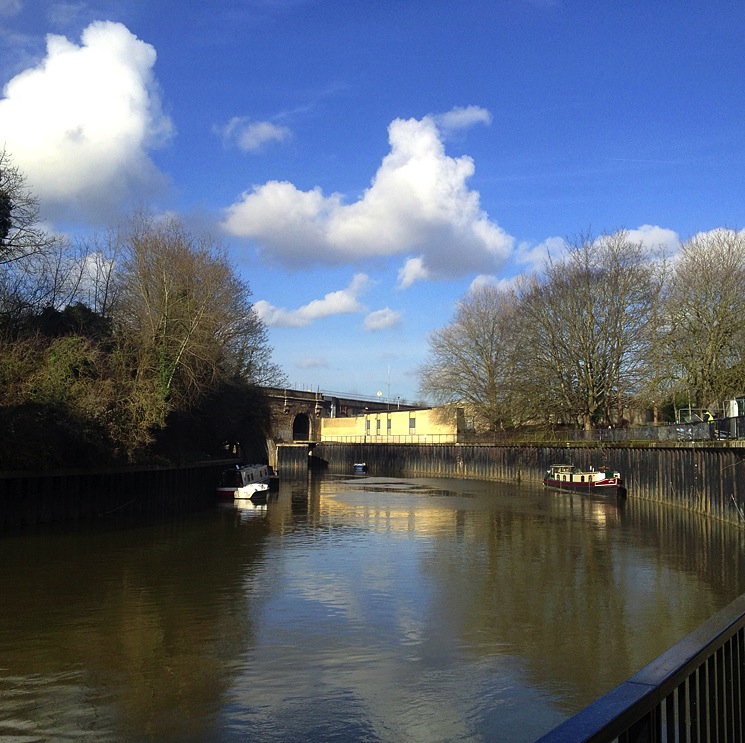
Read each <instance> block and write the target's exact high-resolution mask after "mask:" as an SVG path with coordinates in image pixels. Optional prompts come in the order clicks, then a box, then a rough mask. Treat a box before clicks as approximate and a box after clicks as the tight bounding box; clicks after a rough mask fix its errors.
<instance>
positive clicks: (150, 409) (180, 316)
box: [0, 151, 283, 470]
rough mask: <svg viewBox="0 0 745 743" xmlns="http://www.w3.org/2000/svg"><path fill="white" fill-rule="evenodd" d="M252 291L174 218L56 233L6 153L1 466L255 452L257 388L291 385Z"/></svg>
mask: <svg viewBox="0 0 745 743" xmlns="http://www.w3.org/2000/svg"><path fill="white" fill-rule="evenodd" d="M250 296H251V292H250V288H249V286H248V284H247V283H246V282H245V281H243V280H241V279H240V278H239V277H238V276H237V274H236V272H235V270H234V269H233V267H232V266H231V264H230V262H229V261H228V259H227V256H226V255H225V253H224V251H223V250H221V248H220V247H219V246H218V245H217V244H216V243H215V242H214V241H213V240H211V239H210V238H209V237H198V236H195V235H193V234H191V233H190V232H189V231H188V230H187V229H186V227H185V226H184V224H183V223H182V222H181V221H180V220H179V219H177V218H175V217H163V218H158V219H156V218H155V217H153V216H151V215H149V214H146V213H144V212H142V213H136V214H133V215H131V217H130V219H129V220H128V222H127V224H126V226H124V227H121V228H119V229H116V230H111V231H110V232H108V233H107V234H105V235H103V236H100V235H99V236H95V237H93V238H91V239H90V240H88V241H86V242H78V243H74V242H71V241H70V240H68V239H66V238H64V237H61V236H57V235H50V234H48V233H47V232H45V231H44V230H42V229H41V228H40V227H39V214H38V206H37V202H36V200H35V198H34V197H33V195H32V194H30V192H29V191H28V189H27V188H26V184H25V180H24V178H23V175H22V174H21V173H20V172H19V170H18V169H17V167H15V166H14V164H13V163H12V161H11V159H10V157H9V156H8V155H7V153H5V152H2V151H0V470H37V469H50V468H59V467H86V466H105V465H109V464H123V463H152V462H164V463H165V462H183V461H188V460H193V459H199V458H204V457H209V456H220V455H224V453H225V451H226V447H230V446H235V445H238V444H240V445H241V446H242V447H243V448H244V449H246V448H248V449H249V450H250V449H251V445H252V442H251V440H250V439H251V437H252V436H261V433H262V431H266V430H267V428H268V415H269V414H268V407H267V404H266V402H265V400H264V398H263V395H262V394H261V393H260V391H259V390H258V388H257V385H260V384H282V382H283V375H282V373H281V371H280V370H279V369H278V368H277V367H276V366H275V365H274V364H273V363H272V361H271V348H270V347H269V345H268V342H267V332H266V328H265V326H264V325H263V324H262V322H261V320H260V318H259V317H258V315H257V314H256V312H255V310H254V308H253V305H252V303H251V301H250Z"/></svg>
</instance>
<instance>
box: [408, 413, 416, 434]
mask: <svg viewBox="0 0 745 743" xmlns="http://www.w3.org/2000/svg"><path fill="white" fill-rule="evenodd" d="M415 428H416V418H414V417H413V416H412V417H411V418H409V431H413V430H414V429H415Z"/></svg>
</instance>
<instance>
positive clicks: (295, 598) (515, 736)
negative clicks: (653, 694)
mask: <svg viewBox="0 0 745 743" xmlns="http://www.w3.org/2000/svg"><path fill="white" fill-rule="evenodd" d="M741 541H742V535H741V533H740V532H739V531H738V530H736V529H734V528H731V527H726V526H724V525H721V524H716V523H714V524H713V523H711V522H709V521H706V520H705V519H701V518H699V517H695V516H692V515H691V514H687V513H685V512H682V511H677V510H673V509H667V510H664V509H661V508H659V507H656V506H651V505H649V504H643V503H638V502H635V501H633V500H629V501H628V502H627V503H625V504H621V505H619V504H618V503H617V502H616V501H615V500H613V501H606V500H598V499H595V498H593V497H591V496H577V495H568V494H553V493H547V492H544V491H543V489H536V488H530V487H522V488H518V487H511V486H504V485H498V484H494V483H485V482H477V481H457V480H401V479H391V478H367V477H363V478H339V477H333V476H326V477H320V478H313V479H310V480H309V481H307V482H305V481H303V482H300V483H291V482H283V483H282V485H281V488H280V492H279V495H278V496H276V497H273V498H272V499H270V501H269V502H268V503H266V504H264V505H262V506H261V507H258V508H249V509H240V510H238V509H235V508H233V507H232V506H231V507H227V508H225V507H223V508H215V509H214V511H209V512H206V513H202V514H199V515H197V516H195V517H189V518H183V519H180V520H176V521H174V522H170V523H167V524H157V525H147V526H136V527H132V526H130V527H127V528H125V527H123V526H122V525H107V524H100V525H97V526H96V527H94V528H85V529H81V530H79V531H76V532H74V533H71V532H69V531H67V532H63V531H59V530H49V531H47V532H34V533H30V534H15V535H13V534H11V535H4V536H3V537H2V539H0V590H1V591H2V603H1V604H0V739H2V740H9V741H10V740H12V741H17V742H19V743H20V742H21V741H24V742H25V741H41V740H70V741H73V740H75V741H171V740H173V741H243V740H257V741H269V742H271V741H308V742H309V743H314V742H315V741H319V742H320V741H335V740H338V741H350V740H355V741H390V742H391V743H395V742H397V741H414V742H416V741H426V742H427V743H432V742H433V741H498V740H499V741H501V740H505V741H518V742H519V741H532V740H534V739H535V738H536V737H538V736H539V735H541V734H542V733H544V732H546V731H547V730H549V729H550V728H551V727H553V726H554V725H555V724H557V723H558V722H560V721H561V720H562V719H564V718H565V717H567V716H568V715H569V714H571V713H572V712H574V711H576V710H577V709H580V708H581V707H582V706H584V705H585V704H587V703H588V702H590V701H592V700H593V699H594V698H596V697H597V696H598V695H600V694H601V693H603V692H605V691H607V690H609V689H610V688H612V687H613V686H615V685H616V684H618V683H619V682H621V681H623V680H624V679H625V678H627V677H628V676H630V675H631V674H633V673H634V672H635V671H636V670H638V668H640V667H641V666H643V665H644V664H645V663H647V662H649V661H650V660H652V659H653V658H654V657H656V656H657V655H658V654H659V653H660V652H662V651H663V650H665V649H666V648H667V647H669V646H670V645H672V644H673V643H674V642H675V641H676V640H678V639H679V638H680V637H682V636H683V635H685V634H686V633H687V632H689V631H691V630H692V629H694V628H695V627H697V626H698V625H699V624H700V623H701V622H702V621H704V620H705V619H706V618H708V617H709V616H710V615H711V614H713V613H714V612H716V611H717V610H718V609H720V608H722V607H723V606H725V605H726V604H727V603H729V601H731V600H732V599H733V598H735V597H736V596H737V595H739V594H740V593H741V592H742V591H743V583H744V582H745V579H744V577H743V576H745V573H743V569H742V568H743V564H742V559H741V558H740V555H741V554H742V549H741V548H742V544H741Z"/></svg>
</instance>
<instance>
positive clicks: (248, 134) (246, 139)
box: [218, 116, 291, 152]
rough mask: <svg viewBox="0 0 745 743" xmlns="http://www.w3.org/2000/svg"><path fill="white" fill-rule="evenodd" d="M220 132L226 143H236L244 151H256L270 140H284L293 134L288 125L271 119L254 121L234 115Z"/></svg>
mask: <svg viewBox="0 0 745 743" xmlns="http://www.w3.org/2000/svg"><path fill="white" fill-rule="evenodd" d="M218 132H219V133H220V134H221V135H222V138H223V142H225V143H226V144H231V143H234V144H235V145H236V146H237V147H238V149H240V150H243V152H256V151H257V150H260V149H261V148H262V147H263V146H264V145H266V144H269V143H270V142H282V141H284V140H285V139H288V138H289V137H290V135H291V132H290V130H289V129H288V128H287V127H286V126H279V125H278V124H273V123H272V122H271V121H252V120H250V119H246V118H241V117H237V116H236V117H234V118H232V119H231V120H230V121H229V122H228V123H227V124H226V125H225V126H224V127H222V128H220V129H219V130H218Z"/></svg>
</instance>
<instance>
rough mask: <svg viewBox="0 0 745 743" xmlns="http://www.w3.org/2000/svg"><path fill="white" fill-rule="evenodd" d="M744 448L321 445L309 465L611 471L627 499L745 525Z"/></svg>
mask: <svg viewBox="0 0 745 743" xmlns="http://www.w3.org/2000/svg"><path fill="white" fill-rule="evenodd" d="M741 443H743V442H710V443H709V442H707V443H699V442H679V443H670V444H667V445H661V444H660V443H658V442H653V443H645V444H607V443H603V444H590V443H579V442H566V443H564V444H561V445H558V444H557V445H551V446H544V445H530V444H525V445H500V444H344V443H332V442H323V443H319V444H315V445H309V446H306V447H305V450H304V452H303V453H302V456H304V457H307V453H308V449H309V448H310V449H311V450H310V454H311V457H310V460H311V465H313V464H315V465H316V466H325V467H328V468H329V470H331V471H332V472H349V473H350V474H352V472H353V465H354V463H355V462H365V463H366V464H367V471H368V473H369V474H372V475H393V476H399V477H462V478H473V479H483V480H496V481H499V482H512V483H521V482H532V483H540V482H542V479H543V473H544V472H545V471H546V469H547V468H548V467H549V466H550V465H551V464H560V463H568V464H574V465H576V466H578V467H581V468H585V467H590V466H594V467H596V468H597V467H600V466H602V465H607V466H609V467H611V468H612V469H616V470H618V471H619V472H621V473H622V474H623V477H624V480H625V482H626V487H627V490H628V497H629V498H643V499H645V500H650V501H656V502H659V503H666V504H670V505H675V506H678V507H680V508H685V509H688V510H690V511H693V512H695V513H701V514H705V515H707V516H710V517H712V518H716V519H720V520H722V521H726V522H728V523H732V524H738V525H741V526H745V502H744V500H743V499H745V448H743V447H742V446H740V444H741ZM301 449H302V447H298V445H293V446H289V447H285V446H282V445H280V447H279V452H278V462H279V470H280V474H281V473H282V468H283V463H285V464H286V466H288V467H289V466H293V467H297V466H298V463H297V462H296V461H295V460H297V459H298V458H299V456H300V455H299V454H298V452H299V451H301Z"/></svg>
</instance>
